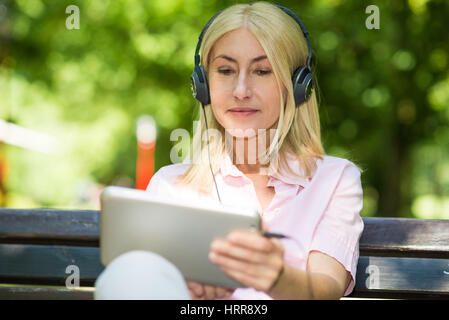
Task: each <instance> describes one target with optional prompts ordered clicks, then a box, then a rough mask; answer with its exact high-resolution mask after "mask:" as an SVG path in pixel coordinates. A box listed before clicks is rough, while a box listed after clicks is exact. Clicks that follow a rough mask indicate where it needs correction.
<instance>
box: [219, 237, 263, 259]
mask: <svg viewBox="0 0 449 320" xmlns="http://www.w3.org/2000/svg"><path fill="white" fill-rule="evenodd" d="M211 252H213V253H214V254H219V255H226V256H228V257H232V258H235V259H239V260H242V261H248V262H251V263H262V262H264V261H265V260H266V254H265V253H261V252H260V251H257V250H254V249H248V248H244V247H241V246H239V245H235V244H233V243H231V242H230V241H223V240H216V241H213V242H212V245H211Z"/></svg>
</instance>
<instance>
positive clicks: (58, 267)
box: [0, 244, 104, 286]
mask: <svg viewBox="0 0 449 320" xmlns="http://www.w3.org/2000/svg"><path fill="white" fill-rule="evenodd" d="M71 265H74V266H77V267H78V268H79V277H80V285H81V286H93V285H94V282H95V279H96V278H97V277H98V275H99V274H100V273H101V272H102V271H103V269H104V267H103V266H102V265H101V263H100V258H99V249H98V248H90V247H66V246H44V245H21V244H2V245H0V283H14V284H40V285H62V286H65V284H66V279H67V278H68V277H69V276H71V275H73V274H74V271H73V270H67V267H68V266H71ZM70 279H72V278H70ZM70 279H69V280H70ZM70 283H72V284H73V282H70Z"/></svg>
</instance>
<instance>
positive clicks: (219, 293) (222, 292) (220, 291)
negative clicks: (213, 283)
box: [215, 287, 230, 299]
mask: <svg viewBox="0 0 449 320" xmlns="http://www.w3.org/2000/svg"><path fill="white" fill-rule="evenodd" d="M229 293H230V290H229V289H227V288H223V287H216V288H215V295H216V298H219V299H221V298H224V297H226V296H227V295H229Z"/></svg>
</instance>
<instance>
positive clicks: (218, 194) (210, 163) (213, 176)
mask: <svg viewBox="0 0 449 320" xmlns="http://www.w3.org/2000/svg"><path fill="white" fill-rule="evenodd" d="M201 106H202V109H203V113H204V122H205V123H206V136H207V155H208V157H209V167H210V173H211V174H212V178H213V179H214V184H215V190H216V191H217V196H218V200H219V201H220V203H221V204H223V202H221V198H220V193H219V192H218V186H217V181H215V175H214V171H213V170H212V162H211V161H210V150H209V128H208V126H207V116H206V110H205V108H204V104H201ZM201 141H202V139H201Z"/></svg>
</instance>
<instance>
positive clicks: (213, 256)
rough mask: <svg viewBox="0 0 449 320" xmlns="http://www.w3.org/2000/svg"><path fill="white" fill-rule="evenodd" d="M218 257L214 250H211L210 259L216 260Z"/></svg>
mask: <svg viewBox="0 0 449 320" xmlns="http://www.w3.org/2000/svg"><path fill="white" fill-rule="evenodd" d="M216 257H217V255H216V254H215V253H213V252H209V259H210V260H215V258H216Z"/></svg>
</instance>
